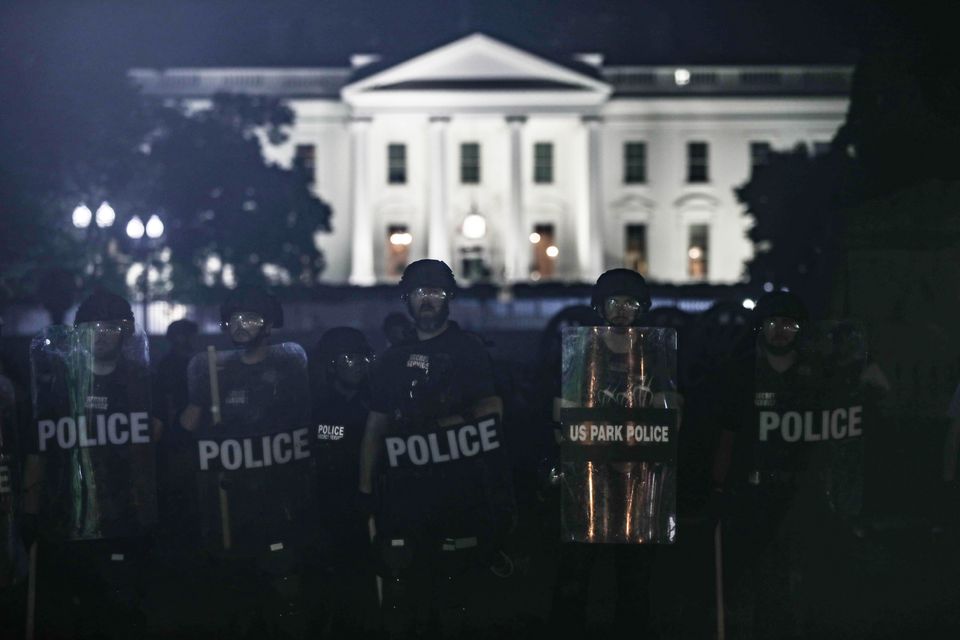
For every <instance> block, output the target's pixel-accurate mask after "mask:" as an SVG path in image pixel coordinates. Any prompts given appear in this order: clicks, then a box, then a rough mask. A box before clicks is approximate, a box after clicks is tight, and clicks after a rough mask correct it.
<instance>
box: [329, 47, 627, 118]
mask: <svg viewBox="0 0 960 640" xmlns="http://www.w3.org/2000/svg"><path fill="white" fill-rule="evenodd" d="M395 91H456V92H462V91H574V92H587V93H594V94H601V95H604V96H606V95H609V93H610V85H608V84H607V83H606V82H604V81H603V80H601V79H599V77H594V75H591V74H590V72H589V71H586V70H579V69H576V68H575V66H574V65H573V64H571V65H569V66H567V65H564V64H562V63H559V62H557V61H554V60H550V59H548V58H544V57H542V56H539V55H536V54H533V53H531V52H529V51H525V50H523V49H520V48H518V47H514V46H512V45H509V44H507V43H505V42H501V41H499V40H496V39H494V38H491V37H489V36H486V35H483V34H480V33H476V34H473V35H470V36H467V37H465V38H461V39H459V40H456V41H454V42H451V43H449V44H447V45H443V46H441V47H438V48H436V49H432V50H430V51H428V52H426V53H423V54H420V55H418V56H415V57H413V58H410V59H408V60H405V61H403V62H399V63H397V64H395V65H392V66H388V67H386V68H382V69H377V70H374V71H372V72H371V73H368V75H366V77H362V78H360V79H358V80H356V81H354V82H353V83H351V84H349V85H347V86H346V87H344V89H343V97H344V99H346V100H347V101H350V98H351V97H354V96H357V95H359V94H362V93H367V94H369V93H371V92H395Z"/></svg>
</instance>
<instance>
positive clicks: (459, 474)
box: [370, 322, 514, 632]
mask: <svg viewBox="0 0 960 640" xmlns="http://www.w3.org/2000/svg"><path fill="white" fill-rule="evenodd" d="M495 393H496V392H495V389H494V379H493V371H492V366H491V362H490V357H489V355H488V354H487V353H486V351H485V350H484V348H483V346H482V345H481V344H480V343H479V342H478V341H477V340H475V339H474V338H472V337H470V336H468V335H465V334H464V333H463V332H462V331H461V330H460V328H459V327H458V326H457V325H456V323H454V322H451V323H450V325H449V327H448V328H447V329H446V330H445V331H444V332H443V333H442V334H440V335H439V336H436V337H434V338H431V339H429V340H425V341H420V342H414V343H407V344H404V345H400V346H396V347H392V348H391V349H390V350H388V351H387V352H386V354H385V355H384V356H383V359H382V362H381V363H380V365H379V367H378V369H377V371H376V373H375V375H374V378H373V384H372V393H371V398H370V407H371V409H372V410H373V411H377V412H379V413H383V414H387V415H389V416H390V417H391V418H392V421H391V429H390V431H389V432H388V433H387V435H386V438H385V440H386V444H385V447H386V451H385V452H384V455H383V459H384V460H385V464H384V467H385V482H384V486H383V492H382V500H381V508H380V511H379V513H378V514H377V528H378V531H377V533H378V545H379V549H380V551H381V553H382V554H383V562H384V563H385V565H386V566H385V567H384V568H383V569H384V570H385V571H387V572H389V573H388V574H387V575H388V576H393V578H394V579H387V580H386V584H385V588H384V603H383V608H384V611H385V612H387V614H388V616H389V615H392V614H396V616H398V617H397V618H396V619H388V620H387V621H386V623H387V625H388V628H389V629H390V630H391V631H395V630H402V629H409V628H410V627H411V626H413V625H414V624H419V625H423V624H440V625H441V631H445V632H449V631H450V630H451V628H453V627H455V626H456V625H458V624H460V622H461V620H460V614H461V613H462V609H463V607H464V606H465V605H466V603H467V601H469V600H471V599H472V598H475V597H476V595H477V594H478V592H479V588H478V585H479V584H480V580H481V579H482V578H483V576H484V575H485V574H486V573H487V566H488V563H487V558H488V554H489V552H490V550H491V549H493V548H495V547H496V545H497V541H498V537H499V536H500V535H501V534H502V532H503V531H505V530H506V529H507V528H508V527H509V526H510V523H511V521H512V518H513V509H514V506H513V502H512V493H511V487H510V482H509V478H508V477H507V470H506V463H505V461H504V456H503V455H502V453H503V449H502V447H503V440H502V433H501V432H500V431H499V425H498V424H497V425H494V424H493V423H492V421H487V422H484V421H483V420H482V419H483V418H484V416H473V415H471V414H470V413H469V409H470V408H471V407H472V406H473V405H474V404H475V403H476V402H477V401H479V400H481V399H483V398H487V397H491V396H494V395H495ZM451 415H461V416H463V417H464V418H465V420H466V421H467V424H468V426H463V425H460V427H462V429H461V430H460V431H457V429H458V427H452V428H449V429H442V428H439V427H438V425H437V420H438V419H440V418H444V417H446V416H451ZM481 424H483V426H482V427H481ZM451 433H453V435H450V434H451ZM481 433H482V434H484V435H478V434H481ZM431 437H432V438H433V440H432V441H431V440H430V438H431ZM428 441H430V443H431V444H430V447H429V448H428V445H427V444H426V443H427V442H428ZM404 443H406V444H404ZM418 443H423V445H422V446H421V447H420V448H419V450H418V447H417V444H418ZM461 445H467V446H461ZM401 447H409V450H406V451H404V452H403V453H401V452H400V448H401ZM454 448H457V450H458V451H457V453H456V454H455V453H453V452H452V449H454ZM481 450H482V452H481ZM394 586H396V587H399V588H394ZM401 589H402V591H401ZM468 615H469V614H468Z"/></svg>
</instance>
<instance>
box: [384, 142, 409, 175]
mask: <svg viewBox="0 0 960 640" xmlns="http://www.w3.org/2000/svg"><path fill="white" fill-rule="evenodd" d="M387 183H388V184H406V183H407V145H405V144H398V143H394V144H388V145H387Z"/></svg>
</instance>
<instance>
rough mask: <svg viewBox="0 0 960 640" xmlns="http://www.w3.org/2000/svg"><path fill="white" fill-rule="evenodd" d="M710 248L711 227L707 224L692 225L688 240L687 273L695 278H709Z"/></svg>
mask: <svg viewBox="0 0 960 640" xmlns="http://www.w3.org/2000/svg"><path fill="white" fill-rule="evenodd" d="M709 250H710V228H709V227H708V226H707V225H705V224H694V225H690V237H689V242H687V275H688V276H690V277H691V278H692V279H695V280H705V279H706V278H707V275H708V274H707V255H708V252H709Z"/></svg>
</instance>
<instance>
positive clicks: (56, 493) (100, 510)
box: [24, 321, 158, 540]
mask: <svg viewBox="0 0 960 640" xmlns="http://www.w3.org/2000/svg"><path fill="white" fill-rule="evenodd" d="M30 364H31V378H32V400H33V420H32V423H31V426H32V428H31V430H30V432H29V434H28V442H26V443H24V444H25V448H26V450H27V452H28V458H30V460H28V467H29V470H28V478H29V480H30V486H25V487H24V500H25V502H27V501H30V502H33V503H35V504H36V505H37V506H38V510H39V515H40V523H41V526H42V528H43V529H44V532H45V535H46V536H48V537H49V538H50V539H53V540H94V539H109V538H119V537H130V536H138V535H144V534H146V533H147V532H149V530H150V529H151V527H152V526H153V525H154V524H155V523H156V519H157V488H156V451H155V448H156V437H157V434H158V431H157V429H155V425H154V423H153V421H152V419H151V401H150V375H149V351H148V343H147V339H146V336H144V335H143V334H142V333H136V332H135V331H134V329H133V326H132V323H131V322H127V321H124V322H91V323H86V324H81V325H78V326H76V327H67V326H53V327H49V328H47V329H46V330H45V331H44V332H43V333H42V334H41V335H39V336H37V337H36V338H34V340H33V342H32V344H31V349H30Z"/></svg>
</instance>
